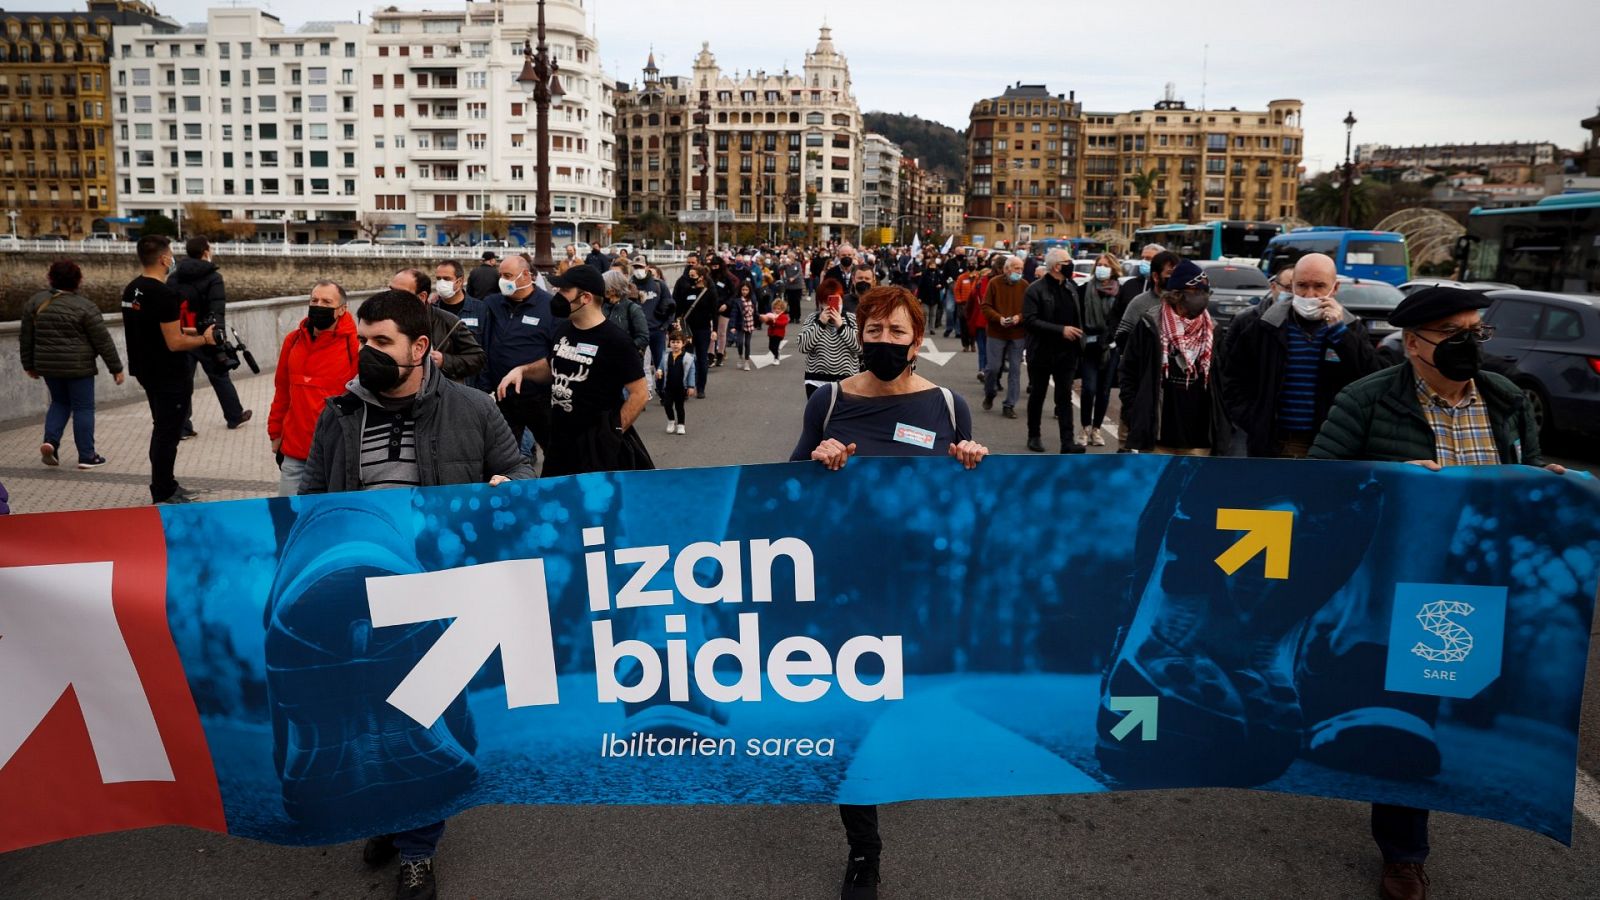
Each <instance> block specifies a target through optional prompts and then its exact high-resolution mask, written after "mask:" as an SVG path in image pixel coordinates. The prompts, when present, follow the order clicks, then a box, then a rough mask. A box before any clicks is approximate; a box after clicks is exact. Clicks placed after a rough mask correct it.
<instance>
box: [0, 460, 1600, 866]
mask: <svg viewBox="0 0 1600 900" xmlns="http://www.w3.org/2000/svg"><path fill="white" fill-rule="evenodd" d="M1597 564H1600V489H1597V487H1596V484H1595V482H1594V481H1593V480H1592V479H1590V478H1587V477H1586V476H1577V475H1569V476H1566V477H1561V476H1556V475H1553V474H1550V473H1548V472H1543V471H1539V470H1535V469H1528V468H1521V467H1509V466H1507V467H1493V468H1473V469H1451V470H1446V471H1443V472H1428V471H1425V470H1423V469H1420V468H1416V467H1411V466H1402V465H1373V464H1358V463H1327V462H1306V461H1274V460H1227V459H1219V460H1199V459H1168V458H1162V457H1150V456H1112V457H1108V456H1096V457H1087V458H1086V457H1076V458H1071V457H1063V458H1049V459H1046V458H1022V457H993V458H990V459H988V460H986V461H985V462H984V463H983V464H982V465H980V466H979V467H978V468H977V469H976V470H973V471H963V470H961V469H959V468H957V467H955V466H954V465H953V464H951V463H950V461H949V460H889V459H857V460H854V461H852V462H851V463H850V465H849V466H848V467H847V468H846V469H845V470H844V471H842V472H837V473H830V472H827V471H824V470H823V469H822V467H820V466H816V465H813V464H805V463H794V464H782V465H770V466H751V467H744V468H723V469H691V470H669V471H655V472H640V473H624V474H601V475H585V476H579V477H576V478H562V479H552V480H549V481H524V482H515V483H512V484H508V485H504V486H502V487H498V488H490V487H488V486H486V485H469V486H460V487H446V488H426V489H417V490H395V491H378V492H369V493H355V494H338V495H328V496H319V497H299V498H293V499H289V500H280V499H272V500H248V501H237V502H228V503H209V504H195V505H188V506H172V507H164V508H161V509H160V510H159V511H157V510H153V509H148V508H146V509H137V510H114V511H101V512H79V513H63V514H51V515H34V516H13V517H10V518H9V519H0V796H3V797H5V798H6V800H5V802H4V803H3V804H0V850H6V849H14V848H18V847H24V846H29V845H33V844H39V843H44V842H48V841H53V840H60V839H64V838H69V837H73V836H75V835H82V834H92V833H95V832H102V831H112V830H118V829H126V828H137V827H144V826H148V825H154V824H161V823H183V824H189V825H194V826H197V827H201V828H208V829H213V830H218V831H227V832H229V833H231V834H237V835H242V836H245V837H250V838H255V839H258V840H266V841H273V842H278V843H285V844H320V843H329V842H334V841H342V840H347V839H351V838H357V837H361V836H365V835H371V834H378V833H386V832H393V831H397V830H400V829H402V828H406V827H411V826H416V825H419V824H424V823H427V822H431V821H436V820H438V819H440V818H442V817H445V816H448V815H449V814H451V813H454V812H457V811H460V810H463V809H466V808H468V807H472V806H477V805H481V804H488V803H626V804H640V803H707V804H710V803H815V802H845V803H887V802H893V801H900V800H912V799H929V798H946V797H983V796H1002V795H1015V794H1059V793H1077V792H1093V791H1112V790H1133V789H1141V788H1155V787H1206V786H1233V787H1253V788H1260V789H1264V790H1272V791H1283V792H1290V793H1297V794H1311V795H1319V796H1327V797H1343V798H1350V799H1355V800H1373V801H1382V802H1386V803H1396V804H1404V805H1408V806H1416V807H1423V808H1427V809H1439V810H1448V811H1452V812H1459V813H1465V814H1468V815H1474V816H1480V817H1484V818H1489V819H1497V820H1500V821H1502V822H1508V823H1511V824H1513V825H1518V826H1521V827H1524V828H1529V829H1533V830H1535V831H1538V832H1541V833H1543V834H1546V835H1550V836H1552V837H1554V838H1557V839H1559V840H1562V841H1567V840H1569V839H1570V831H1571V814H1572V812H1571V811H1572V799H1573V783H1574V770H1575V768H1576V759H1577V748H1578V717H1579V708H1580V701H1581V694H1582V690H1583V679H1584V665H1585V660H1586V657H1587V650H1588V638H1589V633H1590V623H1591V618H1592V616H1593V612H1594V603H1595V595H1596V582H1597V578H1600V573H1597Z"/></svg>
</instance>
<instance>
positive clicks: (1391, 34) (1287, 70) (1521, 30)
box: [8, 0, 1600, 172]
mask: <svg viewBox="0 0 1600 900" xmlns="http://www.w3.org/2000/svg"><path fill="white" fill-rule="evenodd" d="M154 2H155V3H156V6H157V8H158V9H160V10H161V11H162V12H163V13H165V14H167V15H169V16H171V17H173V18H175V19H178V20H180V21H184V22H199V21H204V19H205V11H206V9H207V8H208V7H210V6H215V5H219V4H218V3H216V2H207V0H154ZM585 2H586V4H587V6H588V9H589V13H590V22H591V24H592V26H593V27H594V29H595V31H596V34H597V36H598V38H599V41H600V52H601V57H602V60H603V62H604V65H605V67H606V70H607V74H608V75H609V76H610V77H612V78H614V79H618V80H626V81H634V80H637V79H639V77H640V74H639V70H640V69H641V68H642V67H643V66H644V59H645V55H646V53H648V52H649V50H650V48H651V47H652V46H654V48H655V52H656V62H657V63H658V64H659V65H660V66H661V68H662V70H663V72H665V73H666V74H669V75H670V74H684V75H687V74H688V73H689V70H690V66H691V64H692V61H693V59H694V56H695V54H696V53H698V52H699V49H700V42H701V41H710V42H711V49H712V52H713V53H715V54H716V57H717V61H718V63H719V64H720V65H721V66H722V68H723V69H724V71H730V70H734V69H737V70H739V71H741V72H742V71H743V70H744V69H747V68H748V69H757V68H764V69H767V70H768V71H777V70H780V69H782V68H783V66H784V64H785V62H787V64H788V66H789V67H790V68H791V69H792V70H798V68H799V66H800V64H801V62H802V60H803V57H804V54H805V52H806V51H808V50H810V49H812V48H813V47H814V46H815V45H816V40H817V27H818V26H819V25H821V24H822V21H823V18H824V16H826V18H827V22H828V24H829V25H831V26H832V27H833V33H834V43H835V45H836V46H837V47H838V49H839V51H840V52H841V53H843V54H845V56H846V57H847V58H848V59H849V62H850V73H851V76H852V79H853V80H854V83H855V93H856V99H857V101H858V102H859V103H860V104H861V109H862V111H864V112H865V111H871V110H884V111H889V112H900V113H907V114H915V115H920V116H923V117H925V118H931V119H936V120H938V121H941V122H944V123H946V124H948V125H951V126H953V127H956V128H962V127H965V125H966V120H967V113H968V111H969V109H970V108H971V105H972V103H973V102H974V101H975V100H977V99H980V98H983V97H989V96H994V95H996V94H998V93H999V92H1000V91H1001V90H1003V89H1004V88H1005V86H1006V85H1008V84H1010V83H1013V82H1015V81H1017V80H1019V79H1020V80H1022V81H1024V82H1027V83H1039V82H1043V83H1044V84H1046V85H1048V86H1049V88H1050V90H1051V91H1053V92H1057V93H1065V92H1067V91H1069V90H1072V91H1077V95H1078V98H1079V99H1081V100H1083V101H1084V104H1085V108H1086V109H1089V110H1095V111H1119V110H1126V109H1133V108H1148V107H1149V105H1150V104H1151V103H1152V102H1153V101H1155V100H1157V99H1159V98H1160V97H1161V95H1162V91H1163V89H1164V85H1165V84H1166V82H1168V81H1171V82H1173V83H1174V84H1175V85H1176V94H1177V96H1178V97H1179V98H1180V99H1183V100H1186V101H1188V103H1189V105H1190V106H1191V107H1198V106H1199V105H1200V103H1201V94H1202V82H1204V83H1205V88H1204V97H1205V103H1206V105H1207V106H1209V107H1211V108H1214V109H1226V108H1228V107H1230V106H1237V107H1239V108H1240V109H1247V110H1256V109H1265V108H1266V103H1267V101H1268V100H1272V99H1276V98H1285V97H1291V98H1296V99H1299V100H1302V101H1304V103H1305V120H1304V124H1305V130H1306V165H1307V167H1308V168H1309V169H1310V170H1311V171H1313V172H1315V171H1318V170H1321V169H1325V168H1329V167H1331V166H1334V165H1337V164H1338V163H1339V162H1340V161H1341V159H1342V158H1343V154H1344V126H1343V125H1342V124H1341V122H1342V120H1343V119H1344V117H1345V113H1346V112H1347V111H1351V110H1353V111H1354V112H1355V115H1356V118H1357V120H1358V123H1357V125H1356V128H1355V142H1356V143H1358V144H1359V143H1362V142H1369V141H1370V142H1377V143H1386V144H1393V145H1403V144H1413V143H1424V142H1426V143H1455V142H1463V143H1465V142H1471V141H1480V142H1487V141H1501V140H1538V141H1554V142H1555V143H1556V144H1557V145H1558V146H1560V147H1563V148H1569V149H1577V148H1579V147H1581V145H1582V143H1583V140H1584V138H1585V136H1586V135H1585V133H1584V132H1583V130H1582V129H1581V128H1579V127H1578V121H1579V120H1580V119H1583V118H1586V117H1587V116H1589V115H1591V114H1593V113H1594V112H1595V111H1596V109H1597V106H1600V52H1596V49H1595V48H1596V39H1597V37H1600V4H1597V3H1596V2H1595V0H1516V2H1507V0H1493V2H1491V0H1457V2H1454V3H1450V4H1435V3H1422V2H1412V0H1376V2H1374V0H1342V2H1339V3H1335V4H1306V3H1297V2H1284V0H1268V2H1257V0H1223V2H1219V0H1211V2H1197V0H1183V2H1165V0H1147V2H1144V3H1137V4H1133V3H1129V4H1104V3H1094V4H1090V3H1080V2H1060V0H1035V2H1031V3H1025V4H1020V5H1016V6H1011V7H989V6H987V5H985V4H984V3H982V2H973V0H920V2H917V3H915V4H907V3H903V2H888V0H852V2H840V0H758V2H731V0H675V2H671V3H667V2H663V0H585ZM458 4H459V0H438V2H433V3H426V2H399V3H396V4H394V5H398V6H401V7H403V8H429V7H431V8H436V9H443V8H451V7H454V6H456V5H458ZM8 5H9V6H11V8H14V9H47V8H60V9H81V8H82V2H81V0H78V2H72V0H14V2H12V3H10V4H8ZM240 5H247V4H244V3H241V4H240ZM261 5H262V6H264V7H265V8H266V9H268V10H269V11H271V12H273V13H274V14H276V15H277V16H278V17H279V18H280V19H282V20H283V21H284V24H285V25H287V26H289V27H295V26H297V25H299V24H300V23H302V22H305V21H307V20H314V19H329V18H336V17H339V18H353V17H354V16H355V14H356V12H357V10H362V11H366V10H371V9H375V8H380V7H384V6H389V5H391V4H389V3H382V4H365V3H362V2H359V0H358V2H354V3H351V2H336V3H333V4H329V3H327V2H326V0H322V2H319V0H270V2H267V3H263V4H261ZM1119 8H1120V9H1124V10H1138V12H1139V15H1140V18H1139V19H1138V20H1137V21H1136V20H1134V19H1133V18H1131V17H1129V16H1127V15H1121V14H1119V13H1118V12H1117V10H1118V9H1119ZM335 9H337V10H338V15H337V16H336V15H334V14H333V12H334V10H335ZM912 10H914V11H915V12H914V13H913V12H912ZM363 18H365V16H363ZM1147 23H1148V24H1147ZM1149 31H1154V32H1155V34H1154V35H1153V36H1145V34H1144V32H1149ZM1207 45H1209V48H1210V49H1209V54H1207V51H1206V49H1205V48H1206V47H1207ZM1207 59H1209V65H1207V64H1206V61H1207Z"/></svg>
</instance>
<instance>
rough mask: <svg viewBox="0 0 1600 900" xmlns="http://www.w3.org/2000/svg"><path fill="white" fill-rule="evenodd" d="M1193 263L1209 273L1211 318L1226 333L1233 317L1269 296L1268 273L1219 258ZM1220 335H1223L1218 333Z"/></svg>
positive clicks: (1207, 274) (1198, 260)
mask: <svg viewBox="0 0 1600 900" xmlns="http://www.w3.org/2000/svg"><path fill="white" fill-rule="evenodd" d="M1194 264H1195V265H1197V266H1199V267H1200V269H1201V271H1203V272H1205V273H1206V279H1207V280H1209V281H1210V282H1211V306H1210V308H1209V311H1210V313H1211V318H1212V319H1213V320H1214V321H1215V322H1216V323H1217V327H1218V328H1219V329H1222V330H1223V331H1226V330H1227V328H1228V326H1229V325H1230V324H1232V322H1233V317H1234V316H1237V315H1238V314H1239V313H1242V312H1244V311H1245V310H1247V309H1249V308H1250V307H1252V306H1255V305H1256V304H1257V303H1260V302H1261V298H1262V297H1264V296H1266V293H1267V288H1268V286H1269V285H1268V281H1267V276H1266V273H1264V272H1262V271H1261V270H1260V269H1256V268H1252V267H1250V266H1236V265H1233V264H1232V263H1227V262H1223V261H1221V260H1216V259H1197V260H1194ZM1219 333H1220V332H1219Z"/></svg>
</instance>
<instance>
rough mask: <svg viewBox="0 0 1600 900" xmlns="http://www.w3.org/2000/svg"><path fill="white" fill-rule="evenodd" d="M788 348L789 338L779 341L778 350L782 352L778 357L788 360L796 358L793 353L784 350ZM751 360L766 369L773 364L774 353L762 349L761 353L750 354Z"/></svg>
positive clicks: (755, 364)
mask: <svg viewBox="0 0 1600 900" xmlns="http://www.w3.org/2000/svg"><path fill="white" fill-rule="evenodd" d="M787 349H789V339H788V338H784V339H783V340H782V341H780V342H779V343H778V352H779V353H780V354H782V355H781V356H779V357H778V359H779V360H780V361H787V360H790V359H793V358H794V356H793V354H790V353H784V352H783V351H785V350H787ZM750 362H751V364H752V365H754V366H755V367H756V368H757V369H765V368H767V367H768V366H770V365H772V354H771V353H768V352H767V351H765V350H762V351H761V352H760V353H752V354H750Z"/></svg>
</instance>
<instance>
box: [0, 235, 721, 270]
mask: <svg viewBox="0 0 1600 900" xmlns="http://www.w3.org/2000/svg"><path fill="white" fill-rule="evenodd" d="M560 246H562V245H558V249H557V251H556V252H557V255H558V258H559V255H560V249H559V248H560ZM212 248H213V251H214V252H215V253H216V255H217V256H219V257H226V256H290V257H303V256H315V257H329V256H349V257H357V256H360V257H366V258H368V259H417V258H418V257H424V258H427V259H434V258H438V257H442V256H455V257H461V258H463V259H465V258H468V257H471V258H476V257H478V256H481V255H482V251H483V250H484V249H486V248H480V247H465V246H444V245H433V244H425V245H415V244H413V245H399V246H396V245H391V244H274V243H267V244H260V243H244V244H238V243H222V242H219V243H216V244H213V245H212ZM487 249H494V248H487ZM3 250H11V251H17V252H31V253H76V254H109V255H113V256H132V255H133V242H132V241H9V240H4V236H0V251H3ZM495 252H496V253H522V252H532V248H529V247H513V248H511V249H509V250H507V249H504V248H501V249H495ZM643 253H644V256H645V259H648V260H650V261H651V262H653V263H657V264H661V263H681V262H684V261H685V260H687V259H688V256H689V253H688V251H686V250H645V251H643Z"/></svg>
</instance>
